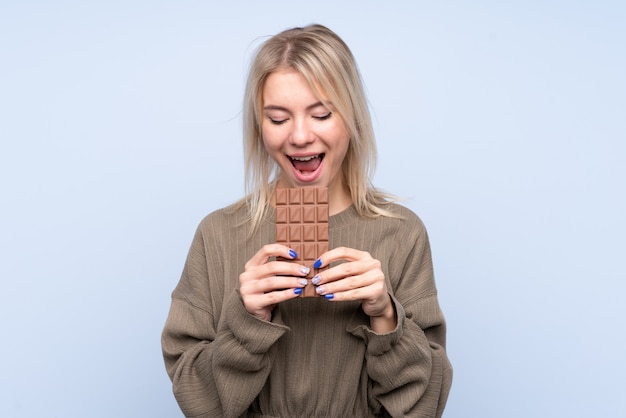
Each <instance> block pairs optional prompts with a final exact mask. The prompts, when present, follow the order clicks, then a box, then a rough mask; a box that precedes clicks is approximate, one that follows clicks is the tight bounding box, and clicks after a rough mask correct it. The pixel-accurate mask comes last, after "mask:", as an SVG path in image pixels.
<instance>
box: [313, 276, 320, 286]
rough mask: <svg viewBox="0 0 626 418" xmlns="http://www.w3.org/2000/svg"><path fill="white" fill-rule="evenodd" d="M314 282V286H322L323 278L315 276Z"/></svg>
mask: <svg viewBox="0 0 626 418" xmlns="http://www.w3.org/2000/svg"><path fill="white" fill-rule="evenodd" d="M311 281H312V282H313V284H314V285H318V284H320V281H322V278H321V277H320V276H315V277H313V280H311Z"/></svg>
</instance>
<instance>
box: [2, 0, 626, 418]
mask: <svg viewBox="0 0 626 418" xmlns="http://www.w3.org/2000/svg"><path fill="white" fill-rule="evenodd" d="M624 4H625V3H624V2H618V1H614V2H613V1H595V2H592V1H576V0H573V1H536V0H531V1H508V2H503V1H482V0H479V1H471V2H470V1H465V2H464V1H438V2H434V1H415V2H410V1H405V2H394V1H389V2H379V1H368V0H365V1H363V0H362V1H344V2H336V1H326V0H320V1H314V2H297V1H265V2H253V1H249V2H242V1H233V2H219V3H218V2H215V3H212V2H208V1H199V0H197V1H191V0H182V1H175V2H174V1H158V0H157V1H155V0H152V1H119V0H114V1H106V2H105V1H100V2H94V1H91V2H90V1H69V0H58V1H54V2H44V1H24V2H11V1H2V2H1V3H0V139H1V145H0V182H1V183H0V186H1V190H0V208H1V209H0V210H1V216H0V279H1V287H0V329H1V330H2V338H1V343H0V359H1V360H0V416H2V417H42V416H45V417H107V418H108V417H178V416H181V414H180V412H179V410H178V407H177V405H176V402H175V400H174V397H173V395H172V394H171V387H170V382H169V379H168V377H167V376H166V373H165V370H164V367H163V362H162V358H161V352H160V332H161V329H162V327H163V324H164V321H165V318H166V315H167V312H168V308H169V301H170V292H171V291H172V289H173V288H174V286H175V285H176V283H177V281H178V278H179V276H180V273H181V269H182V265H183V263H184V260H185V256H186V253H187V250H188V248H189V244H190V243H191V238H192V236H193V233H194V230H195V227H196V226H197V224H198V222H199V221H200V220H201V218H202V217H203V216H204V215H206V214H207V213H209V212H210V211H212V210H214V209H217V208H219V207H222V206H224V205H226V204H229V203H231V202H233V201H234V200H236V199H237V198H239V197H240V196H242V194H243V164H242V146H241V134H240V129H241V115H240V111H241V103H242V94H243V85H244V80H245V76H246V69H247V65H248V62H249V58H250V54H251V52H252V51H253V49H254V48H255V47H256V46H257V45H258V44H259V42H261V41H262V40H263V39H265V37H266V36H267V35H272V34H275V33H277V32H279V31H281V30H283V29H285V28H287V27H291V26H296V25H304V24H307V23H311V22H319V23H323V24H325V25H327V26H329V27H331V28H332V29H334V30H335V31H336V32H337V33H338V34H339V35H340V36H342V37H343V38H344V39H345V40H346V42H347V43H348V44H349V45H350V47H351V48H352V50H353V52H354V54H355V56H356V58H357V60H358V62H359V65H360V68H361V71H362V73H363V77H364V80H365V84H366V87H367V91H368V95H369V100H370V102H371V107H372V111H373V116H374V123H375V128H376V133H377V137H378V143H379V154H380V155H379V165H378V171H377V174H376V178H375V183H376V185H378V186H379V187H381V188H383V189H385V190H387V191H389V192H393V193H395V194H397V195H399V196H402V197H404V198H406V200H405V201H404V203H405V204H406V205H407V206H409V207H410V208H411V209H413V210H414V211H415V212H417V213H418V214H419V215H420V216H421V217H422V218H423V220H424V222H425V223H426V225H427V227H428V229H429V233H430V237H431V243H432V247H433V252H434V262H435V269H436V276H437V281H438V288H439V292H440V302H441V305H442V308H443V309H444V312H445V314H446V317H447V320H448V346H449V350H448V351H449V355H450V358H451V360H452V362H453V364H454V369H455V378H454V379H455V380H454V385H453V389H452V392H451V395H450V399H449V403H448V408H447V410H446V413H445V414H444V416H445V417H452V418H454V417H481V418H483V417H489V418H490V417H493V418H501V417H519V418H527V417H555V416H563V417H624V416H626V403H625V401H624V396H623V390H624V382H623V377H624V376H625V375H626V361H625V360H624V354H625V353H626V342H625V341H624V335H623V333H624V328H625V327H624V318H625V317H626V308H625V307H624V302H623V301H622V300H623V295H624V292H625V290H626V285H625V282H626V280H625V279H626V274H625V273H624V271H625V269H624V254H625V253H626V245H625V244H624V235H625V234H626V222H625V219H624V218H625V216H624V214H625V213H626V193H625V191H626V190H625V189H626V187H625V186H626V184H625V183H626V169H625V161H626V144H625V143H626V127H625V115H626V82H625V80H626V77H625V76H624V75H625V74H626V58H625V53H626V29H625V26H624V22H625V21H626V6H624Z"/></svg>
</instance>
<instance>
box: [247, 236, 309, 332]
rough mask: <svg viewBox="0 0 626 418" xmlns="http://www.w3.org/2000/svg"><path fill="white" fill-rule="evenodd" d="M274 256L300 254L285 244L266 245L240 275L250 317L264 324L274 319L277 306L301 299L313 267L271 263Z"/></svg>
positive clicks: (294, 256)
mask: <svg viewBox="0 0 626 418" xmlns="http://www.w3.org/2000/svg"><path fill="white" fill-rule="evenodd" d="M272 257H283V258H287V259H294V258H296V257H297V254H296V253H295V251H293V250H292V249H290V248H288V247H286V246H284V245H281V244H268V245H264V246H263V247H262V248H261V249H260V250H259V251H258V252H257V253H256V254H255V255H254V256H253V257H252V258H251V259H250V260H248V262H247V263H246V266H245V269H246V270H245V271H244V272H243V273H241V274H240V275H239V292H240V294H241V298H242V300H243V304H244V306H245V308H246V310H247V311H248V312H250V314H252V315H254V316H256V317H257V318H260V319H262V320H264V321H270V320H271V319H272V310H273V309H274V306H275V305H276V304H277V303H280V302H284V301H286V300H289V299H294V298H297V297H298V295H300V293H302V288H303V287H304V286H306V284H307V280H306V279H305V277H306V275H307V274H308V273H309V268H308V267H305V266H303V265H301V264H297V263H291V262H287V261H269V260H270V258H272Z"/></svg>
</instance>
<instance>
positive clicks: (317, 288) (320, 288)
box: [315, 286, 324, 295]
mask: <svg viewBox="0 0 626 418" xmlns="http://www.w3.org/2000/svg"><path fill="white" fill-rule="evenodd" d="M315 291H316V292H317V294H318V295H321V294H322V293H324V286H319V287H316V288H315Z"/></svg>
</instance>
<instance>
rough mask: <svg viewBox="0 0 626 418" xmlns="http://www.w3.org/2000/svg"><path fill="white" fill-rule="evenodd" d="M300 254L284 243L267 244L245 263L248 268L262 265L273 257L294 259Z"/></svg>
mask: <svg viewBox="0 0 626 418" xmlns="http://www.w3.org/2000/svg"><path fill="white" fill-rule="evenodd" d="M297 256H298V254H297V253H296V252H295V251H294V250H293V249H291V248H289V247H287V246H285V245H282V244H266V245H264V246H263V247H261V248H260V249H259V251H257V252H256V254H254V255H253V256H252V258H251V259H250V260H248V262H247V263H246V265H245V268H246V270H248V268H252V267H254V266H260V265H263V264H265V263H267V262H268V261H269V259H270V258H271V257H283V258H287V259H290V260H291V259H294V258H296V257H297Z"/></svg>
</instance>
